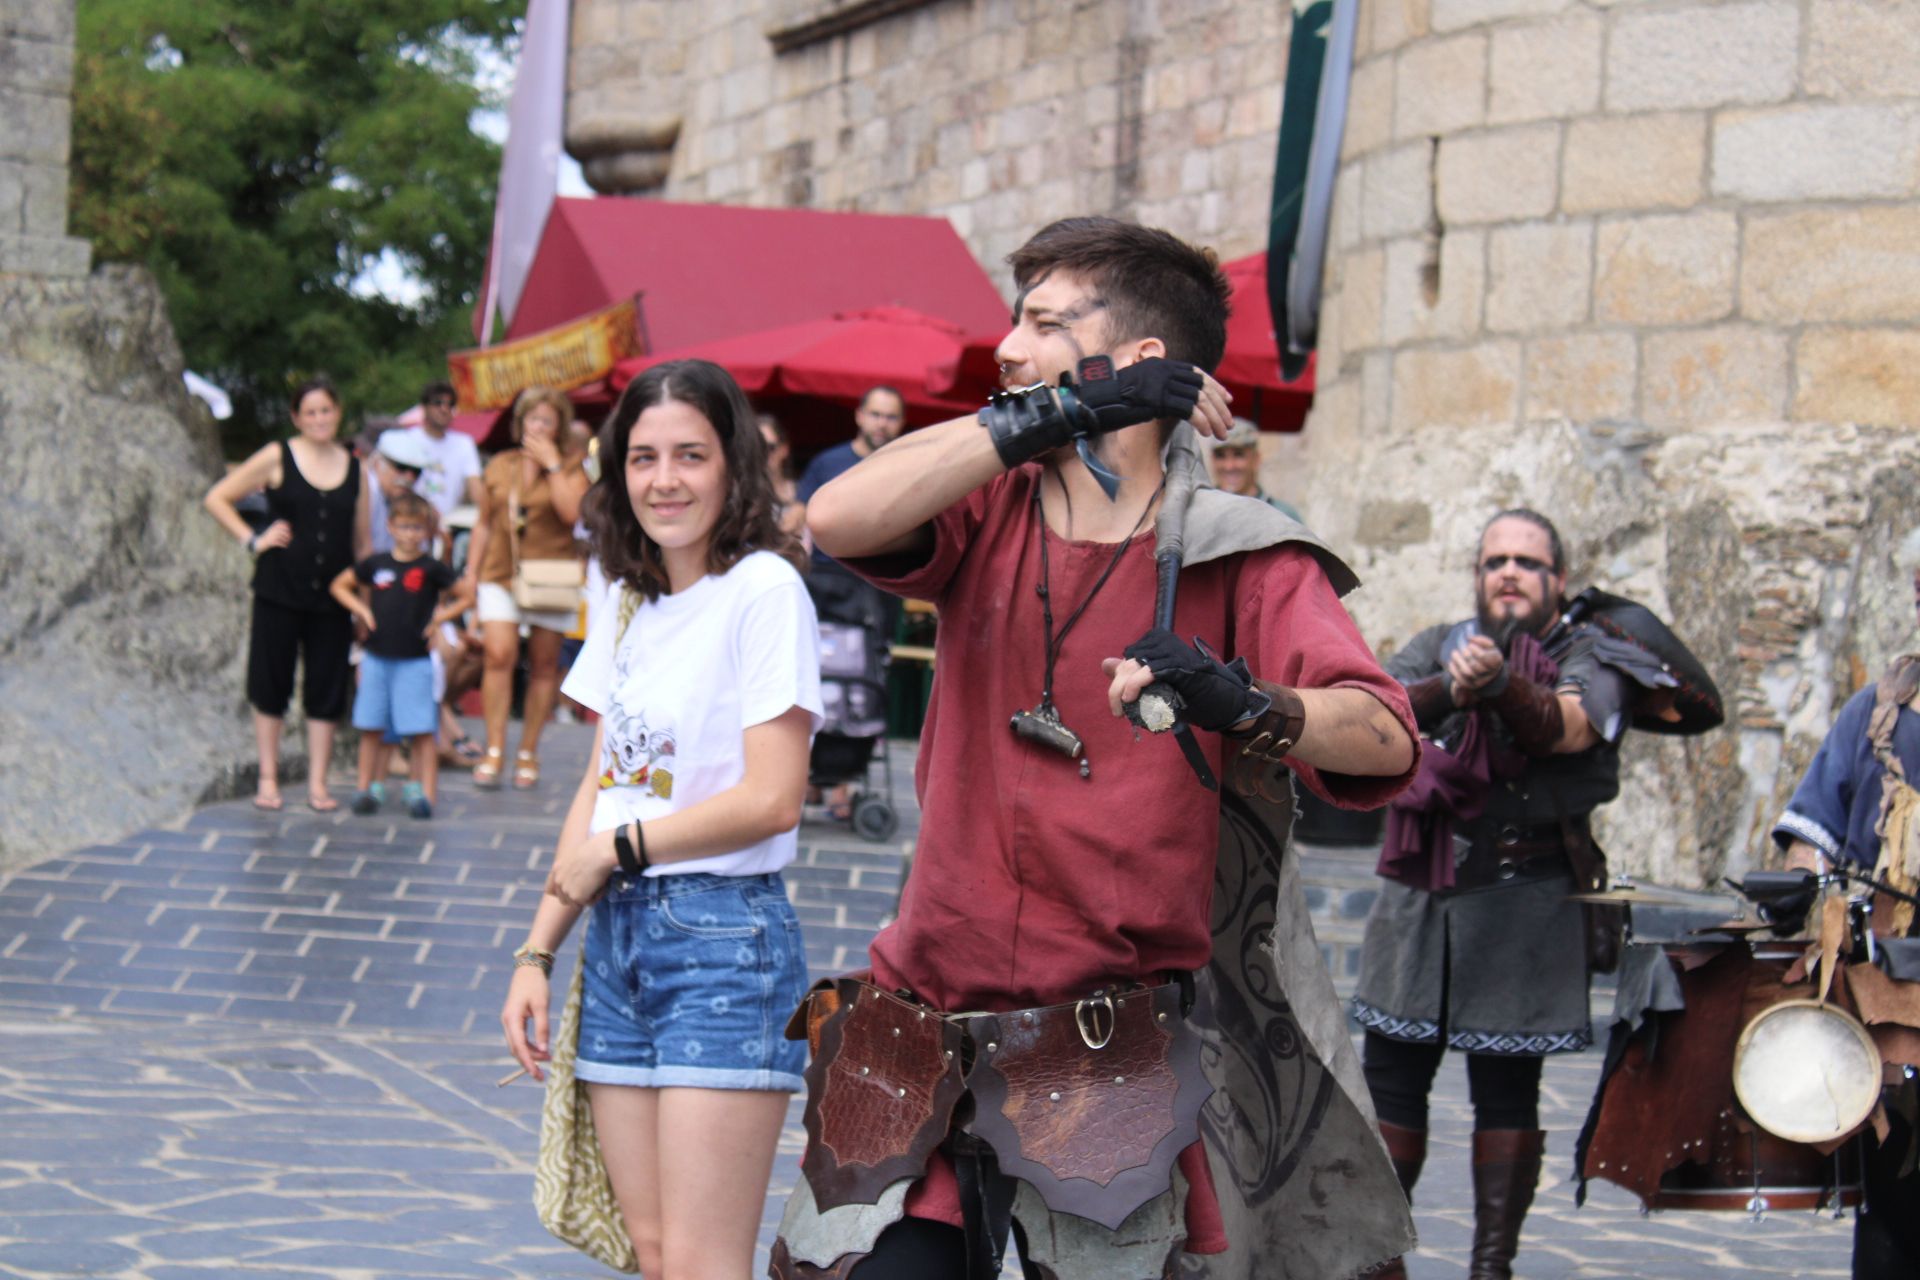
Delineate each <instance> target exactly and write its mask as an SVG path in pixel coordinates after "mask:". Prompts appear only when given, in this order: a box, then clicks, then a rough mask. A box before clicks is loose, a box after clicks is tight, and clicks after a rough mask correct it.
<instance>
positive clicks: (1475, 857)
mask: <svg viewBox="0 0 1920 1280" xmlns="http://www.w3.org/2000/svg"><path fill="white" fill-rule="evenodd" d="M1474 564H1475V568H1474V584H1475V585H1474V602H1475V605H1476V611H1475V616H1474V617H1472V618H1468V619H1466V620H1465V621H1462V622H1458V623H1444V624H1441V625H1439V626H1434V627H1429V628H1428V629H1427V630H1425V631H1422V632H1421V633H1420V634H1419V635H1417V636H1415V637H1413V639H1412V640H1410V641H1409V642H1408V643H1407V645H1406V646H1405V647H1404V648H1403V649H1401V651H1400V652H1399V653H1397V654H1395V655H1394V656H1393V657H1392V658H1391V659H1389V660H1388V662H1387V664H1386V666H1387V673H1388V674H1389V675H1391V676H1393V677H1394V678H1396V679H1398V680H1399V681H1400V682H1401V683H1402V684H1404V685H1406V687H1407V693H1408V696H1409V697H1410V698H1411V699H1412V702H1413V709H1414V714H1415V716H1416V717H1417V718H1418V720H1419V723H1420V730H1421V733H1422V735H1423V736H1424V737H1426V738H1427V739H1428V740H1429V743H1430V746H1429V747H1428V749H1427V751H1426V753H1425V754H1424V756H1423V758H1422V762H1421V769H1420V775H1419V777H1418V778H1417V779H1416V781H1415V783H1414V786H1413V787H1412V788H1410V789H1409V790H1408V791H1407V792H1406V793H1404V794H1403V795H1402V796H1401V797H1400V798H1399V799H1398V800H1396V801H1395V802H1394V804H1395V807H1394V811H1393V812H1392V814H1391V815H1390V818H1389V822H1388V836H1387V840H1388V850H1387V854H1386V856H1385V857H1383V859H1382V872H1383V874H1387V873H1388V870H1389V868H1391V869H1392V876H1393V878H1389V879H1387V880H1385V881H1384V882H1383V883H1382V884H1381V888H1380V895H1379V897H1378V898H1377V899H1376V900H1375V902H1374V909H1373V914H1372V915H1371V917H1370V918H1369V919H1368V921H1367V933H1366V942H1365V944H1364V948H1363V950H1362V954H1361V976H1360V987H1359V992H1358V994H1357V995H1356V996H1355V998H1354V1014H1355V1017H1356V1019H1357V1020H1358V1021H1359V1023H1360V1024H1361V1026H1363V1027H1365V1028H1366V1045H1365V1051H1364V1059H1365V1067H1366V1075H1367V1086H1368V1088H1369V1089H1370V1090H1371V1092H1372V1094H1373V1101H1374V1106H1375V1108H1376V1109H1377V1110H1378V1112H1379V1115H1380V1128H1381V1132H1382V1135H1383V1136H1384V1137H1385V1138H1386V1140H1387V1149H1388V1151H1389V1152H1390V1153H1391V1154H1392V1155H1393V1158H1394V1165H1395V1168H1396V1169H1397V1170H1398V1171H1399V1173H1400V1179H1401V1184H1402V1185H1403V1186H1404V1187H1405V1188H1406V1189H1407V1191H1408V1192H1409V1194H1411V1192H1412V1189H1413V1184H1414V1182H1415V1180H1416V1179H1417V1178H1418V1177H1419V1175H1420V1168H1421V1165H1422V1163H1423V1162H1424V1160H1425V1157H1426V1140H1427V1095H1428V1093H1429V1091H1430V1090H1431V1088H1432V1085H1433V1077H1434V1072H1435V1070H1436V1069H1437V1068H1438V1067H1439V1065H1440V1059H1441V1056H1442V1054H1443V1053H1444V1052H1445V1051H1446V1050H1447V1049H1449V1048H1451V1049H1455V1050H1459V1051H1462V1052H1465V1053H1466V1054H1467V1079H1468V1082H1469V1086H1470V1089H1471V1093H1472V1099H1473V1105H1474V1134H1473V1181H1474V1217H1475V1228H1474V1242H1473V1254H1472V1276H1473V1277H1474V1280H1501V1278H1504V1277H1506V1276H1508V1275H1509V1274H1511V1272H1510V1269H1509V1268H1510V1266H1511V1263H1512V1260H1513V1256H1514V1253H1515V1251H1516V1249H1517V1248H1518V1245H1519V1239H1520V1226H1521V1222H1522V1221H1523V1220H1524V1218H1525V1216H1526V1212H1527V1209H1528V1207H1529V1206H1530V1204H1531V1203H1532V1200H1533V1191H1534V1185H1535V1183H1536V1182H1537V1181H1538V1179H1539V1175H1540V1161H1541V1151H1542V1146H1543V1142H1544V1140H1545V1137H1546V1135H1545V1134H1544V1133H1543V1132H1541V1130H1540V1127H1539V1103H1540V1068H1541V1065H1542V1062H1543V1060H1544V1055H1545V1054H1549V1053H1563V1052H1570V1051H1577V1050H1580V1049H1584V1048H1586V1046H1587V1045H1588V1044H1589V1043H1591V1041H1592V1034H1591V1030H1590V1027H1589V1022H1588V1004H1587V983H1588V973H1587V953H1586V929H1585V927H1584V917H1583V914H1582V907H1581V904H1580V903H1578V902H1573V901H1569V899H1568V895H1569V894H1571V893H1573V892H1574V891H1575V888H1576V885H1578V886H1579V887H1581V888H1588V887H1593V886H1592V885H1591V884H1590V883H1589V881H1590V879H1591V876H1592V874H1593V873H1592V871H1591V870H1590V865H1591V862H1592V858H1591V849H1592V845H1591V841H1590V839H1589V838H1588V834H1587V818H1588V815H1589V814H1591V813H1592V812H1593V810H1594V809H1596V808H1598V807H1599V806H1600V805H1602V804H1604V803H1606V802H1607V801H1609V800H1611V799H1613V798H1614V796H1615V795H1616V794H1618V792H1619V771H1620V762H1619V753H1618V751H1617V749H1616V744H1617V743H1618V741H1619V739H1620V736H1621V734H1622V732H1623V731H1624V730H1625V728H1626V725H1627V720H1628V718H1629V717H1628V712H1630V711H1631V709H1632V703H1631V699H1632V697H1633V694H1632V692H1631V688H1632V686H1631V684H1630V682H1629V681H1628V680H1627V679H1626V678H1624V677H1623V676H1622V675H1621V674H1620V673H1619V672H1617V671H1615V670H1614V669H1613V668H1612V667H1610V666H1608V665H1606V662H1605V661H1604V659H1603V658H1602V657H1601V656H1600V655H1599V654H1598V653H1596V649H1595V644H1594V640H1593V637H1592V636H1591V635H1589V634H1587V629H1586V628H1584V627H1576V628H1569V627H1567V626H1566V625H1565V624H1564V623H1563V622H1562V621H1561V614H1562V611H1563V608H1564V603H1565V602H1564V600H1563V595H1564V593H1565V590H1566V565H1565V556H1564V553H1563V551H1562V548H1561V542H1560V535H1559V532H1558V531H1557V530H1555V528H1554V527H1553V524H1552V523H1551V522H1550V521H1549V520H1547V518H1546V517H1544V516H1542V515H1540V514H1538V513H1537V512H1533V511H1527V510H1513V511H1503V512H1501V513H1500V514H1499V515H1496V516H1495V517H1494V518H1493V519H1492V520H1491V521H1490V522H1489V523H1488V524H1487V526H1486V529H1485V531H1484V532H1483V533H1482V534H1481V537H1480V548H1479V554H1478V556H1477V557H1476V559H1475V561H1474ZM1389 1274H1391V1275H1398V1276H1404V1275H1405V1272H1404V1271H1402V1270H1398V1269H1396V1270H1395V1271H1393V1272H1390V1273H1389Z"/></svg>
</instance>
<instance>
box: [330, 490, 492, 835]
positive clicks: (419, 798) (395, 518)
mask: <svg viewBox="0 0 1920 1280" xmlns="http://www.w3.org/2000/svg"><path fill="white" fill-rule="evenodd" d="M433 523H434V522H433V508H432V507H431V506H429V505H428V504H427V500H426V499H425V498H422V497H419V496H417V495H415V494H411V493H403V494H400V495H399V496H397V497H395V498H393V499H391V500H390V501H389V504H388V507H387V532H388V533H390V534H392V535H393V550H392V551H386V552H382V553H380V554H379V555H376V556H369V557H368V558H367V559H365V560H362V561H361V562H360V563H359V564H357V565H355V566H353V568H351V569H343V570H341V572H340V576H339V577H337V578H335V579H334V580H333V587H332V591H333V598H334V599H335V600H338V601H339V602H340V604H341V606H342V607H343V608H345V609H346V610H347V611H348V612H349V613H351V614H353V616H354V617H356V618H358V619H360V621H361V623H362V624H364V625H365V626H366V628H367V640H366V645H365V649H366V652H365V654H364V655H363V656H362V658H361V660H360V692H359V695H358V696H357V697H356V698H355V699H354V703H353V727H354V728H356V729H358V730H359V731H360V783H359V789H358V790H357V791H355V792H354V796H353V811H354V812H355V813H358V814H369V813H373V812H375V811H376V810H378V809H379V807H380V801H379V797H378V796H377V795H376V794H375V792H374V790H373V784H374V782H375V777H376V772H377V770H378V768H379V765H380V759H381V754H382V753H381V751H380V737H381V735H382V734H383V733H384V732H386V731H387V730H388V729H389V728H390V729H392V730H393V732H394V733H396V734H398V735H399V736H400V737H403V738H406V739H408V740H409V741H410V743H411V752H410V754H411V755H412V757H413V760H412V763H413V779H412V781H410V782H408V783H407V790H406V800H407V812H408V813H410V814H412V815H413V816H414V817H416V818H431V817H432V816H433V802H434V801H435V800H436V799H437V798H438V796H439V789H438V786H439V774H440V760H439V756H438V754H437V753H436V752H435V750H434V745H433V734H434V730H435V729H437V728H438V727H439V724H440V706H439V703H438V702H437V701H436V700H435V699H434V696H433V659H432V658H431V657H429V656H428V654H427V638H428V636H429V635H430V634H431V633H432V632H433V631H434V629H435V628H437V627H438V626H439V625H440V624H441V623H442V622H444V621H446V620H447V619H449V618H454V617H458V616H459V614H460V613H461V611H462V610H464V609H465V608H466V607H467V606H468V605H469V604H471V603H472V601H471V600H470V599H468V592H467V590H466V587H465V585H464V584H463V583H462V582H461V581H460V580H459V579H457V578H456V577H455V576H454V572H453V570H452V569H450V568H448V567H447V566H446V565H445V564H444V563H442V562H441V561H439V560H435V559H434V558H433V557H431V556H429V555H427V554H426V546H427V539H428V538H430V537H431V536H432V534H433ZM449 588H452V590H451V591H449V590H448V589H449ZM443 593H445V596H446V599H445V602H444V603H442V602H441V597H442V594H443Z"/></svg>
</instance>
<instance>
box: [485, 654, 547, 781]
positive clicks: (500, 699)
mask: <svg viewBox="0 0 1920 1280" xmlns="http://www.w3.org/2000/svg"><path fill="white" fill-rule="evenodd" d="M480 632H481V635H482V637H483V639H484V643H485V645H486V656H485V662H486V666H485V667H484V668H483V669H482V671H481V673H480V703H481V714H482V715H483V716H484V717H485V718H486V722H487V750H489V751H498V752H500V753H502V754H505V752H506V750H507V717H508V716H509V715H510V714H511V713H512V711H513V664H514V663H515V662H517V661H518V660H519V658H520V627H519V624H517V623H512V622H483V623H481V624H480ZM534 634H535V635H539V634H540V633H539V632H538V631H537V630H536V631H535V632H534ZM529 701H531V697H529Z"/></svg>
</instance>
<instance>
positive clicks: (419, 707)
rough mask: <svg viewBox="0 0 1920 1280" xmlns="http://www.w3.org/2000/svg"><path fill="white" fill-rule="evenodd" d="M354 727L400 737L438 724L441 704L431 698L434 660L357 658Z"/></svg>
mask: <svg viewBox="0 0 1920 1280" xmlns="http://www.w3.org/2000/svg"><path fill="white" fill-rule="evenodd" d="M353 727H354V728H356V729H358V730H360V731H361V732H363V733H369V732H375V731H379V730H387V731H390V732H392V733H396V734H398V735H400V736H401V737H403V738H413V737H418V736H419V735H420V734H423V733H432V732H433V731H434V730H436V729H438V728H439V727H440V704H439V703H437V702H435V701H434V700H433V659H432V658H426V657H420V658H383V657H381V656H380V655H379V654H377V653H369V654H366V655H364V656H363V657H362V658H361V659H360V692H359V693H358V694H357V695H355V697H354V699H353Z"/></svg>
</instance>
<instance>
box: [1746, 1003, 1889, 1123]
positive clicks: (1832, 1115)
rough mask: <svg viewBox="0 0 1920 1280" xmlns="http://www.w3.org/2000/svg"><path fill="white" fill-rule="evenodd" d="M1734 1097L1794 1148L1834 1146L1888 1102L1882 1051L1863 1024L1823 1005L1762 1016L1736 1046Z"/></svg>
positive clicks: (1775, 1008)
mask: <svg viewBox="0 0 1920 1280" xmlns="http://www.w3.org/2000/svg"><path fill="white" fill-rule="evenodd" d="M1733 1092H1734V1096H1735V1097H1737V1098H1739V1099H1740V1105H1741V1106H1742V1107H1744V1108H1746V1112H1747V1115H1748V1116H1749V1117H1750V1118H1751V1119H1752V1120H1753V1122H1754V1123H1755V1124H1757V1125H1759V1126H1760V1127H1761V1128H1762V1129H1764V1130H1766V1131H1767V1132H1768V1133H1771V1134H1773V1135H1774V1136H1775V1137H1779V1138H1785V1139H1786V1140H1787V1141H1788V1142H1834V1141H1837V1140H1839V1139H1841V1138H1844V1137H1846V1136H1847V1135H1848V1134H1850V1133H1852V1132H1853V1131H1854V1130H1855V1129H1858V1128H1859V1127H1860V1126H1861V1125H1862V1124H1864V1123H1866V1119H1867V1117H1868V1116H1870V1115H1872V1114H1873V1107H1874V1104H1875V1103H1876V1102H1878V1101H1879V1100H1880V1050H1879V1049H1878V1048H1876V1047H1875V1046H1874V1043H1873V1037H1872V1036H1869V1035H1868V1034H1867V1029H1866V1028H1865V1027H1863V1026H1861V1025H1860V1022H1859V1020H1858V1019H1857V1018H1855V1017H1853V1016H1852V1015H1851V1014H1848V1013H1846V1012H1844V1011H1843V1010H1841V1009H1838V1008H1836V1007H1835V1006H1834V1005H1832V1004H1825V1003H1822V1002H1820V1001H1818V1000H1783V1001H1781V1002H1780V1003H1779V1004H1776V1005H1772V1006H1770V1007H1768V1008H1766V1009H1763V1010H1761V1011H1760V1012H1759V1013H1758V1014H1756V1015H1755V1016H1754V1019H1753V1021H1751V1022H1749V1023H1748V1024H1747V1027H1746V1030H1744V1031H1742V1032H1741V1033H1740V1042H1739V1043H1738V1044H1736V1045H1735V1046H1734V1048H1733Z"/></svg>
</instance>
